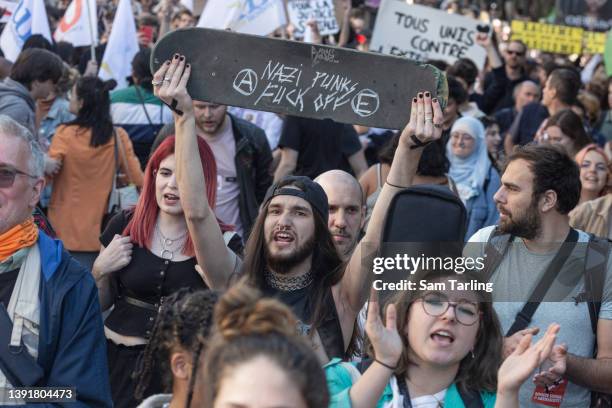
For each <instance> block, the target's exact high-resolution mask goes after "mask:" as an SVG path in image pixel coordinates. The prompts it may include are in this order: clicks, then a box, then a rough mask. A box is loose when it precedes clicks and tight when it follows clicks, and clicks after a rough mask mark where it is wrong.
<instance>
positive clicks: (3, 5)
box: [0, 0, 17, 23]
mask: <svg viewBox="0 0 612 408" xmlns="http://www.w3.org/2000/svg"><path fill="white" fill-rule="evenodd" d="M16 8H17V2H16V1H6V0H0V10H2V13H1V15H0V23H8V21H9V20H10V18H11V16H12V15H13V12H14V11H15V9H16Z"/></svg>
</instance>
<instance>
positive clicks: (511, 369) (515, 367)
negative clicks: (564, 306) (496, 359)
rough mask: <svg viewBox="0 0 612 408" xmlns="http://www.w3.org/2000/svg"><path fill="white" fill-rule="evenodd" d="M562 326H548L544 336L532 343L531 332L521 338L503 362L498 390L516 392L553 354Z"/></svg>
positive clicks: (499, 373) (554, 324)
mask: <svg viewBox="0 0 612 408" xmlns="http://www.w3.org/2000/svg"><path fill="white" fill-rule="evenodd" d="M559 328H560V326H559V325H558V324H556V323H553V324H551V325H550V326H548V330H546V333H545V334H544V336H543V337H542V338H541V339H540V340H539V341H538V342H537V343H535V344H533V345H531V338H532V335H531V334H527V335H525V336H523V338H521V340H520V342H519V344H518V345H517V347H516V348H515V349H514V351H513V352H512V354H510V355H509V356H508V357H507V358H506V359H505V360H504V362H503V364H502V365H501V367H500V368H499V371H498V374H497V390H498V392H502V393H515V392H518V390H519V388H520V387H521V385H522V384H523V382H525V380H527V378H529V376H530V375H531V373H532V372H533V371H534V370H535V369H536V367H538V366H539V365H540V364H542V362H543V361H544V360H545V359H546V358H548V357H549V356H550V355H551V352H552V350H553V346H554V344H555V340H556V338H557V333H558V332H559Z"/></svg>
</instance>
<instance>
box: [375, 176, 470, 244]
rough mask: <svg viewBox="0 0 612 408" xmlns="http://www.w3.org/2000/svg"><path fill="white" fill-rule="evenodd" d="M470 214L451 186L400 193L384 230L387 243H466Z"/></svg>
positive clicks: (416, 187)
mask: <svg viewBox="0 0 612 408" xmlns="http://www.w3.org/2000/svg"><path fill="white" fill-rule="evenodd" d="M467 221H468V220H467V211H466V209H465V206H464V205H463V202H462V201H461V200H460V199H459V197H458V196H457V195H456V194H455V193H453V192H452V191H451V190H450V189H449V188H448V187H446V186H440V185H433V184H424V185H417V186H412V187H408V188H406V189H404V190H402V191H400V192H399V193H397V194H396V195H395V196H394V197H393V199H392V200H391V203H390V204H389V210H388V212H387V216H386V219H385V225H384V228H383V234H382V235H383V237H382V238H383V239H382V241H383V242H463V240H464V238H465V233H466V230H467Z"/></svg>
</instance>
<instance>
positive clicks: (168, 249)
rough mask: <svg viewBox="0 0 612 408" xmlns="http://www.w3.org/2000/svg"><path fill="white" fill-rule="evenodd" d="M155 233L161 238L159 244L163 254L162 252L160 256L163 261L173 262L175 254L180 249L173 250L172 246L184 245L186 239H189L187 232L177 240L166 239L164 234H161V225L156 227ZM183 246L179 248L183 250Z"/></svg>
mask: <svg viewBox="0 0 612 408" xmlns="http://www.w3.org/2000/svg"><path fill="white" fill-rule="evenodd" d="M155 231H156V232H157V233H158V237H159V243H160V244H161V247H162V248H161V252H160V256H161V257H162V258H163V259H167V260H169V261H171V260H172V259H173V258H174V252H176V251H177V249H178V248H175V249H172V246H174V244H179V243H180V244H183V243H184V241H185V238H186V237H187V231H185V233H184V234H182V235H180V236H178V237H176V238H168V237H166V236H165V235H164V234H163V232H161V228H160V227H159V224H156V225H155ZM182 247H183V245H180V247H179V248H182Z"/></svg>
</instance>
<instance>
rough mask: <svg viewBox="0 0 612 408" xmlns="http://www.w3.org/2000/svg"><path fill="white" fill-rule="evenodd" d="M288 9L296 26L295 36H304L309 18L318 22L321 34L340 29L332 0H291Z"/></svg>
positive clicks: (328, 33)
mask: <svg viewBox="0 0 612 408" xmlns="http://www.w3.org/2000/svg"><path fill="white" fill-rule="evenodd" d="M287 11H288V12H289V20H290V21H291V24H293V26H294V27H295V31H294V33H293V35H294V36H295V38H304V36H305V35H306V31H307V26H306V23H307V22H308V20H315V21H316V22H317V26H318V28H319V34H321V35H323V36H325V35H331V34H336V33H337V32H338V31H340V27H339V26H338V21H337V20H336V12H335V9H334V2H333V1H332V0H289V2H288V3H287Z"/></svg>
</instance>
